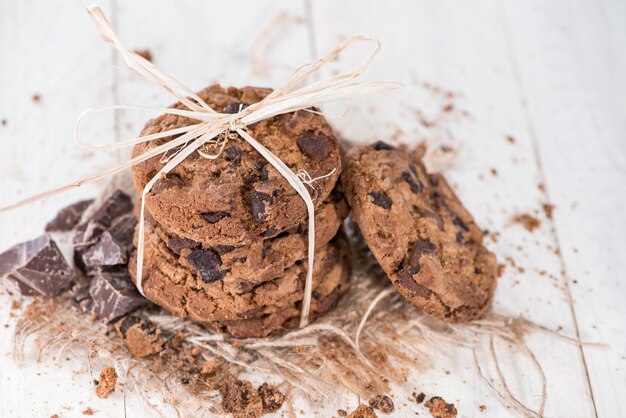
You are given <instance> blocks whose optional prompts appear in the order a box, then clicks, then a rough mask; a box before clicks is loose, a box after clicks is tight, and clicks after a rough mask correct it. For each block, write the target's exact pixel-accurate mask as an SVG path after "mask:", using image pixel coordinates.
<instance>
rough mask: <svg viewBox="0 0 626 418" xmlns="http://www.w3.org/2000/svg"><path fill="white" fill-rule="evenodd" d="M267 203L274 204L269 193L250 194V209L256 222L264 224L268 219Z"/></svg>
mask: <svg viewBox="0 0 626 418" xmlns="http://www.w3.org/2000/svg"><path fill="white" fill-rule="evenodd" d="M266 203H267V204H271V203H272V198H271V197H270V195H268V194H267V193H263V192H254V193H251V194H250V209H251V210H252V216H253V217H254V220H255V221H257V222H263V221H264V220H266V219H267V213H265V204H266Z"/></svg>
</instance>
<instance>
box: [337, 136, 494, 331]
mask: <svg viewBox="0 0 626 418" xmlns="http://www.w3.org/2000/svg"><path fill="white" fill-rule="evenodd" d="M343 164H344V171H343V173H342V182H343V186H344V192H345V195H346V199H347V200H348V202H349V203H350V206H351V207H352V217H353V219H354V221H355V222H356V223H357V224H358V226H359V228H360V230H361V232H362V234H363V237H364V238H365V240H366V242H367V244H368V247H369V248H370V250H371V251H372V253H373V254H374V257H375V258H376V260H377V261H378V262H379V264H380V265H381V267H382V268H383V270H384V271H385V273H387V275H388V276H389V278H390V279H391V281H392V282H393V284H394V286H395V287H396V289H397V290H398V291H399V292H400V293H401V294H402V295H403V296H404V297H405V298H406V299H408V300H409V301H411V302H412V303H413V304H414V305H416V306H417V307H419V308H421V309H423V310H424V311H425V312H427V313H429V314H431V315H433V316H436V317H438V318H441V319H443V320H445V321H449V322H463V321H469V320H472V319H475V318H478V317H479V316H480V315H481V314H482V313H483V312H485V310H487V308H488V307H489V306H490V303H491V300H492V297H493V293H494V290H495V287H496V277H497V262H496V258H495V256H494V255H493V254H492V253H491V252H489V251H488V250H487V249H486V248H485V246H484V245H483V233H482V231H481V230H480V229H479V228H478V226H477V225H476V224H475V222H474V219H473V218H472V216H471V215H470V213H469V212H468V211H467V210H466V209H465V208H464V207H463V205H462V204H461V202H460V201H459V199H458V198H457V197H456V195H455V194H454V192H453V191H452V189H451V188H450V186H449V185H448V183H447V182H446V180H445V179H444V178H443V176H442V175H441V174H428V173H427V172H426V169H425V167H424V165H423V164H422V163H421V161H420V159H419V157H418V156H416V155H413V154H411V153H409V152H407V150H405V149H402V150H399V149H397V148H394V147H392V146H390V145H388V144H385V143H383V142H377V143H375V144H372V145H366V146H359V147H356V148H353V149H351V150H350V151H349V152H348V153H347V154H346V156H345V159H344V163H343Z"/></svg>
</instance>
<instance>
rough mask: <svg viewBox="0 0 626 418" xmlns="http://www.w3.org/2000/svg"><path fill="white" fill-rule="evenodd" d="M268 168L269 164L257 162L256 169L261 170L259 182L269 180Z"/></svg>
mask: <svg viewBox="0 0 626 418" xmlns="http://www.w3.org/2000/svg"><path fill="white" fill-rule="evenodd" d="M267 166H268V164H265V163H264V162H263V161H257V162H256V168H257V170H259V181H267V180H268V179H269V171H268V169H267Z"/></svg>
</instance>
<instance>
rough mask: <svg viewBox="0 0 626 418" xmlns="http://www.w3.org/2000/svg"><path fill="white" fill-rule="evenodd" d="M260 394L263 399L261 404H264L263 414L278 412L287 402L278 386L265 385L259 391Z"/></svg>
mask: <svg viewBox="0 0 626 418" xmlns="http://www.w3.org/2000/svg"><path fill="white" fill-rule="evenodd" d="M257 392H259V396H260V397H261V402H262V403H263V412H265V413H269V412H276V411H278V410H279V409H280V407H281V406H283V402H284V401H285V395H283V393H282V392H281V391H280V390H278V388H277V387H276V385H271V384H269V383H263V384H262V385H261V386H259V389H258V390H257Z"/></svg>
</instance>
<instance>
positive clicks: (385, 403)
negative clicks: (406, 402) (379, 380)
mask: <svg viewBox="0 0 626 418" xmlns="http://www.w3.org/2000/svg"><path fill="white" fill-rule="evenodd" d="M370 408H372V409H378V410H380V412H382V413H385V414H391V413H392V412H393V410H394V405H393V401H392V400H391V398H390V397H389V396H381V395H378V396H376V397H375V398H374V399H370Z"/></svg>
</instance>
